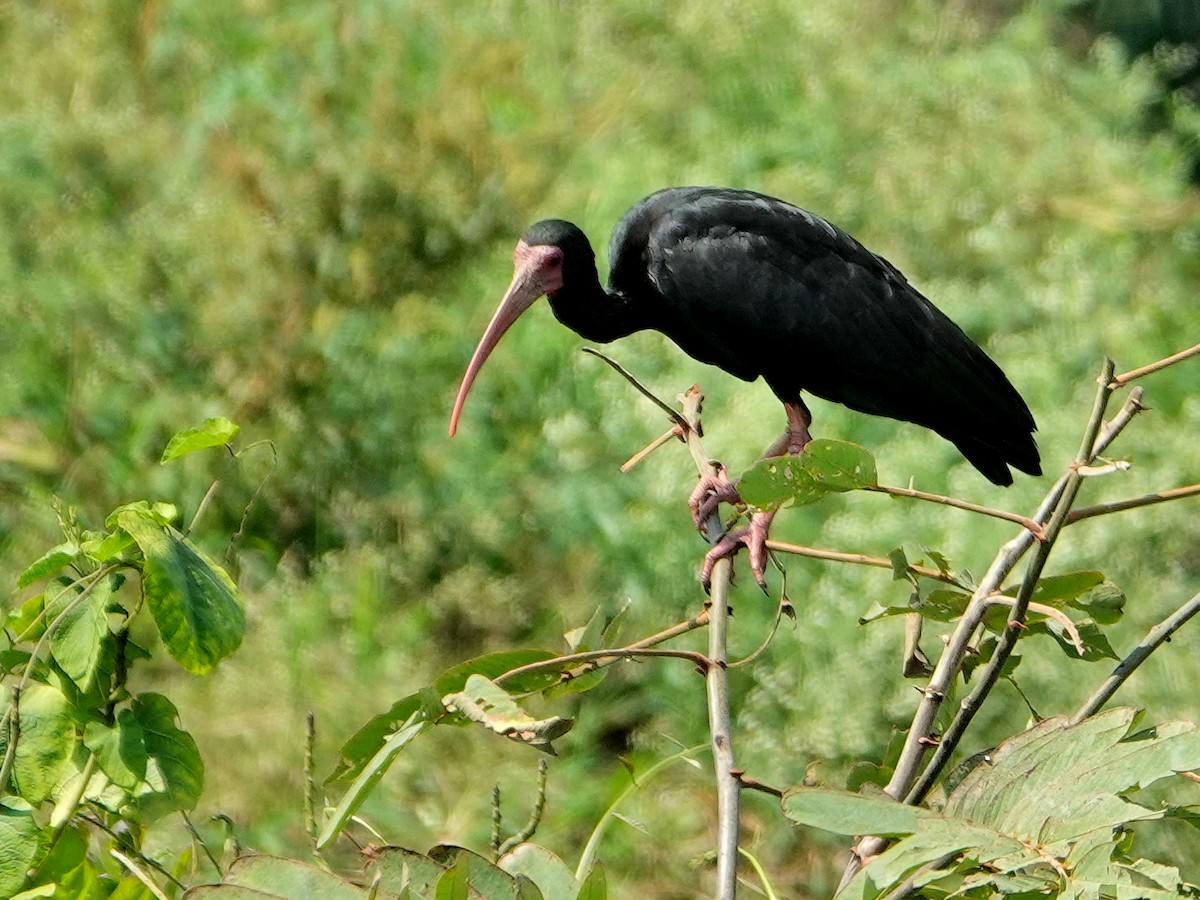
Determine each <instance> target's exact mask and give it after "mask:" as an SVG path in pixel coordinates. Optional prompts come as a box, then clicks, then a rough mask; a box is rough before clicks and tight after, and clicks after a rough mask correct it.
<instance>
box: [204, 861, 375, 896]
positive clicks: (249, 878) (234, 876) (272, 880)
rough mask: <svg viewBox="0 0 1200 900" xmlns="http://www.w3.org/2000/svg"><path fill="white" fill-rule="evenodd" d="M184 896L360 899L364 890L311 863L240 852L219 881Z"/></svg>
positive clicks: (364, 894) (365, 894)
mask: <svg viewBox="0 0 1200 900" xmlns="http://www.w3.org/2000/svg"><path fill="white" fill-rule="evenodd" d="M183 896H184V897H185V898H186V900H197V898H209V897H211V898H213V900H265V898H268V897H270V898H278V900H364V898H366V896H367V890H366V889H365V888H362V887H359V886H358V885H354V884H351V883H350V882H348V881H344V880H343V879H341V878H339V877H338V876H337V875H334V874H333V873H332V872H330V871H328V870H326V869H322V868H320V867H318V866H314V865H312V864H311V863H305V862H300V861H299V860H295V859H284V858H282V857H278V856H267V855H262V854H252V855H249V856H240V857H238V858H237V859H236V860H234V861H233V864H232V865H231V866H230V867H229V870H228V871H227V872H226V873H225V878H224V882H223V883H222V884H221V885H209V886H205V887H198V888H192V889H191V890H190V891H187V892H186V893H185V894H184V895H183Z"/></svg>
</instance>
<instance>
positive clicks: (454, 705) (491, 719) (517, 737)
mask: <svg viewBox="0 0 1200 900" xmlns="http://www.w3.org/2000/svg"><path fill="white" fill-rule="evenodd" d="M442 703H443V704H445V706H446V709H447V710H449V711H451V712H457V713H459V714H461V715H463V716H466V717H467V718H468V719H470V720H471V721H472V722H478V723H479V724H480V725H483V726H484V727H486V728H488V729H490V730H492V731H494V732H496V734H501V735H504V736H505V737H507V738H510V739H511V740H514V741H516V742H518V743H521V744H529V745H530V746H532V747H536V748H537V749H539V750H543V751H545V752H546V753H549V754H551V755H552V756H553V755H554V747H553V746H552V745H551V743H550V742H551V741H552V740H554V739H555V738H558V737H562V736H563V735H564V734H566V733H567V732H568V731H570V730H571V728H572V727H573V726H574V724H575V720H574V719H567V718H563V717H562V716H550V717H549V718H546V719H535V718H534V717H533V716H531V715H530V714H529V713H527V712H525V710H523V709H521V707H520V705H518V703H517V701H516V700H514V699H513V698H512V696H511V695H509V693H508V692H507V691H505V690H504V688H502V687H500V686H499V685H497V684H495V683H494V682H492V681H489V680H488V679H486V678H484V677H483V676H482V675H471V676H470V677H469V678H467V683H466V685H465V686H464V687H463V689H462V690H461V691H459V692H457V693H453V694H447V695H446V696H445V697H443V698H442Z"/></svg>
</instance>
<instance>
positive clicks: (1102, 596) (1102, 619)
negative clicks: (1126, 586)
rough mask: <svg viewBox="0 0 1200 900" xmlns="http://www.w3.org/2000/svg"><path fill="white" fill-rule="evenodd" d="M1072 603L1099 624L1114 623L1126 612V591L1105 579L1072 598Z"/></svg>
mask: <svg viewBox="0 0 1200 900" xmlns="http://www.w3.org/2000/svg"><path fill="white" fill-rule="evenodd" d="M1070 605H1071V606H1073V607H1075V608H1076V609H1079V610H1082V611H1083V612H1085V613H1087V614H1088V615H1089V616H1091V617H1092V619H1093V620H1094V621H1095V622H1096V624H1098V625H1112V624H1113V623H1114V622H1119V621H1120V620H1121V617H1122V616H1123V615H1124V613H1125V592H1124V591H1123V590H1121V589H1120V588H1119V587H1117V586H1116V585H1115V584H1113V583H1112V582H1111V581H1105V582H1102V583H1101V584H1098V585H1096V586H1095V587H1094V588H1092V589H1091V590H1089V591H1085V592H1084V593H1083V594H1082V595H1080V596H1078V597H1076V598H1074V599H1073V600H1071V601H1070Z"/></svg>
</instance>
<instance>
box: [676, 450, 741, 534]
mask: <svg viewBox="0 0 1200 900" xmlns="http://www.w3.org/2000/svg"><path fill="white" fill-rule="evenodd" d="M741 502H742V495H741V494H739V493H738V489H737V487H736V486H735V485H734V483H733V482H732V481H730V480H729V474H728V473H727V472H726V471H725V467H724V466H723V465H720V464H717V466H716V471H715V472H714V473H713V474H712V475H704V476H703V477H701V479H700V481H699V483H698V484H697V485H696V489H695V490H694V491H692V495H691V496H690V497H688V508H689V509H691V511H692V521H693V522H695V523H696V527H697V528H698V529H700V531H704V520H705V519H707V518H708V517H709V516H711V515H712V514H713V513H715V512H716V511H717V507H718V506H720V505H721V504H722V503H741Z"/></svg>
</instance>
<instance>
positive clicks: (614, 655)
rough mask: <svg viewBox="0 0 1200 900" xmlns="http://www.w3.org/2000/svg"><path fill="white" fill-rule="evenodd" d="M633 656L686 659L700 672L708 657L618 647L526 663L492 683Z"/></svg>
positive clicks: (682, 652)
mask: <svg viewBox="0 0 1200 900" xmlns="http://www.w3.org/2000/svg"><path fill="white" fill-rule="evenodd" d="M635 656H666V657H674V658H676V659H686V660H690V661H691V662H693V663H695V664H696V667H697V668H698V669H700V671H702V672H703V671H706V670H707V669H708V665H709V661H708V657H707V656H705V655H704V654H703V653H698V652H696V651H695V650H670V649H664V648H662V647H618V648H616V649H613V650H587V651H584V652H582V653H566V654H564V655H562V656H556V657H554V658H553V659H543V660H539V661H538V662H532V663H526V664H525V665H523V666H518V667H517V668H515V669H509V670H508V671H507V672H504V673H502V674H500V675H497V676H496V677H495V678H493V679H492V681H493V682H494V683H496V684H502V683H504V682H505V681H508V680H510V679H513V678H516V677H518V676H519V675H529V674H531V673H533V672H546V671H551V672H553V671H555V670H561V669H564V668H566V667H568V666H573V665H575V664H576V663H581V662H592V661H595V660H608V661H611V662H616V661H617V660H619V659H632V658H633V657H635Z"/></svg>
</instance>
